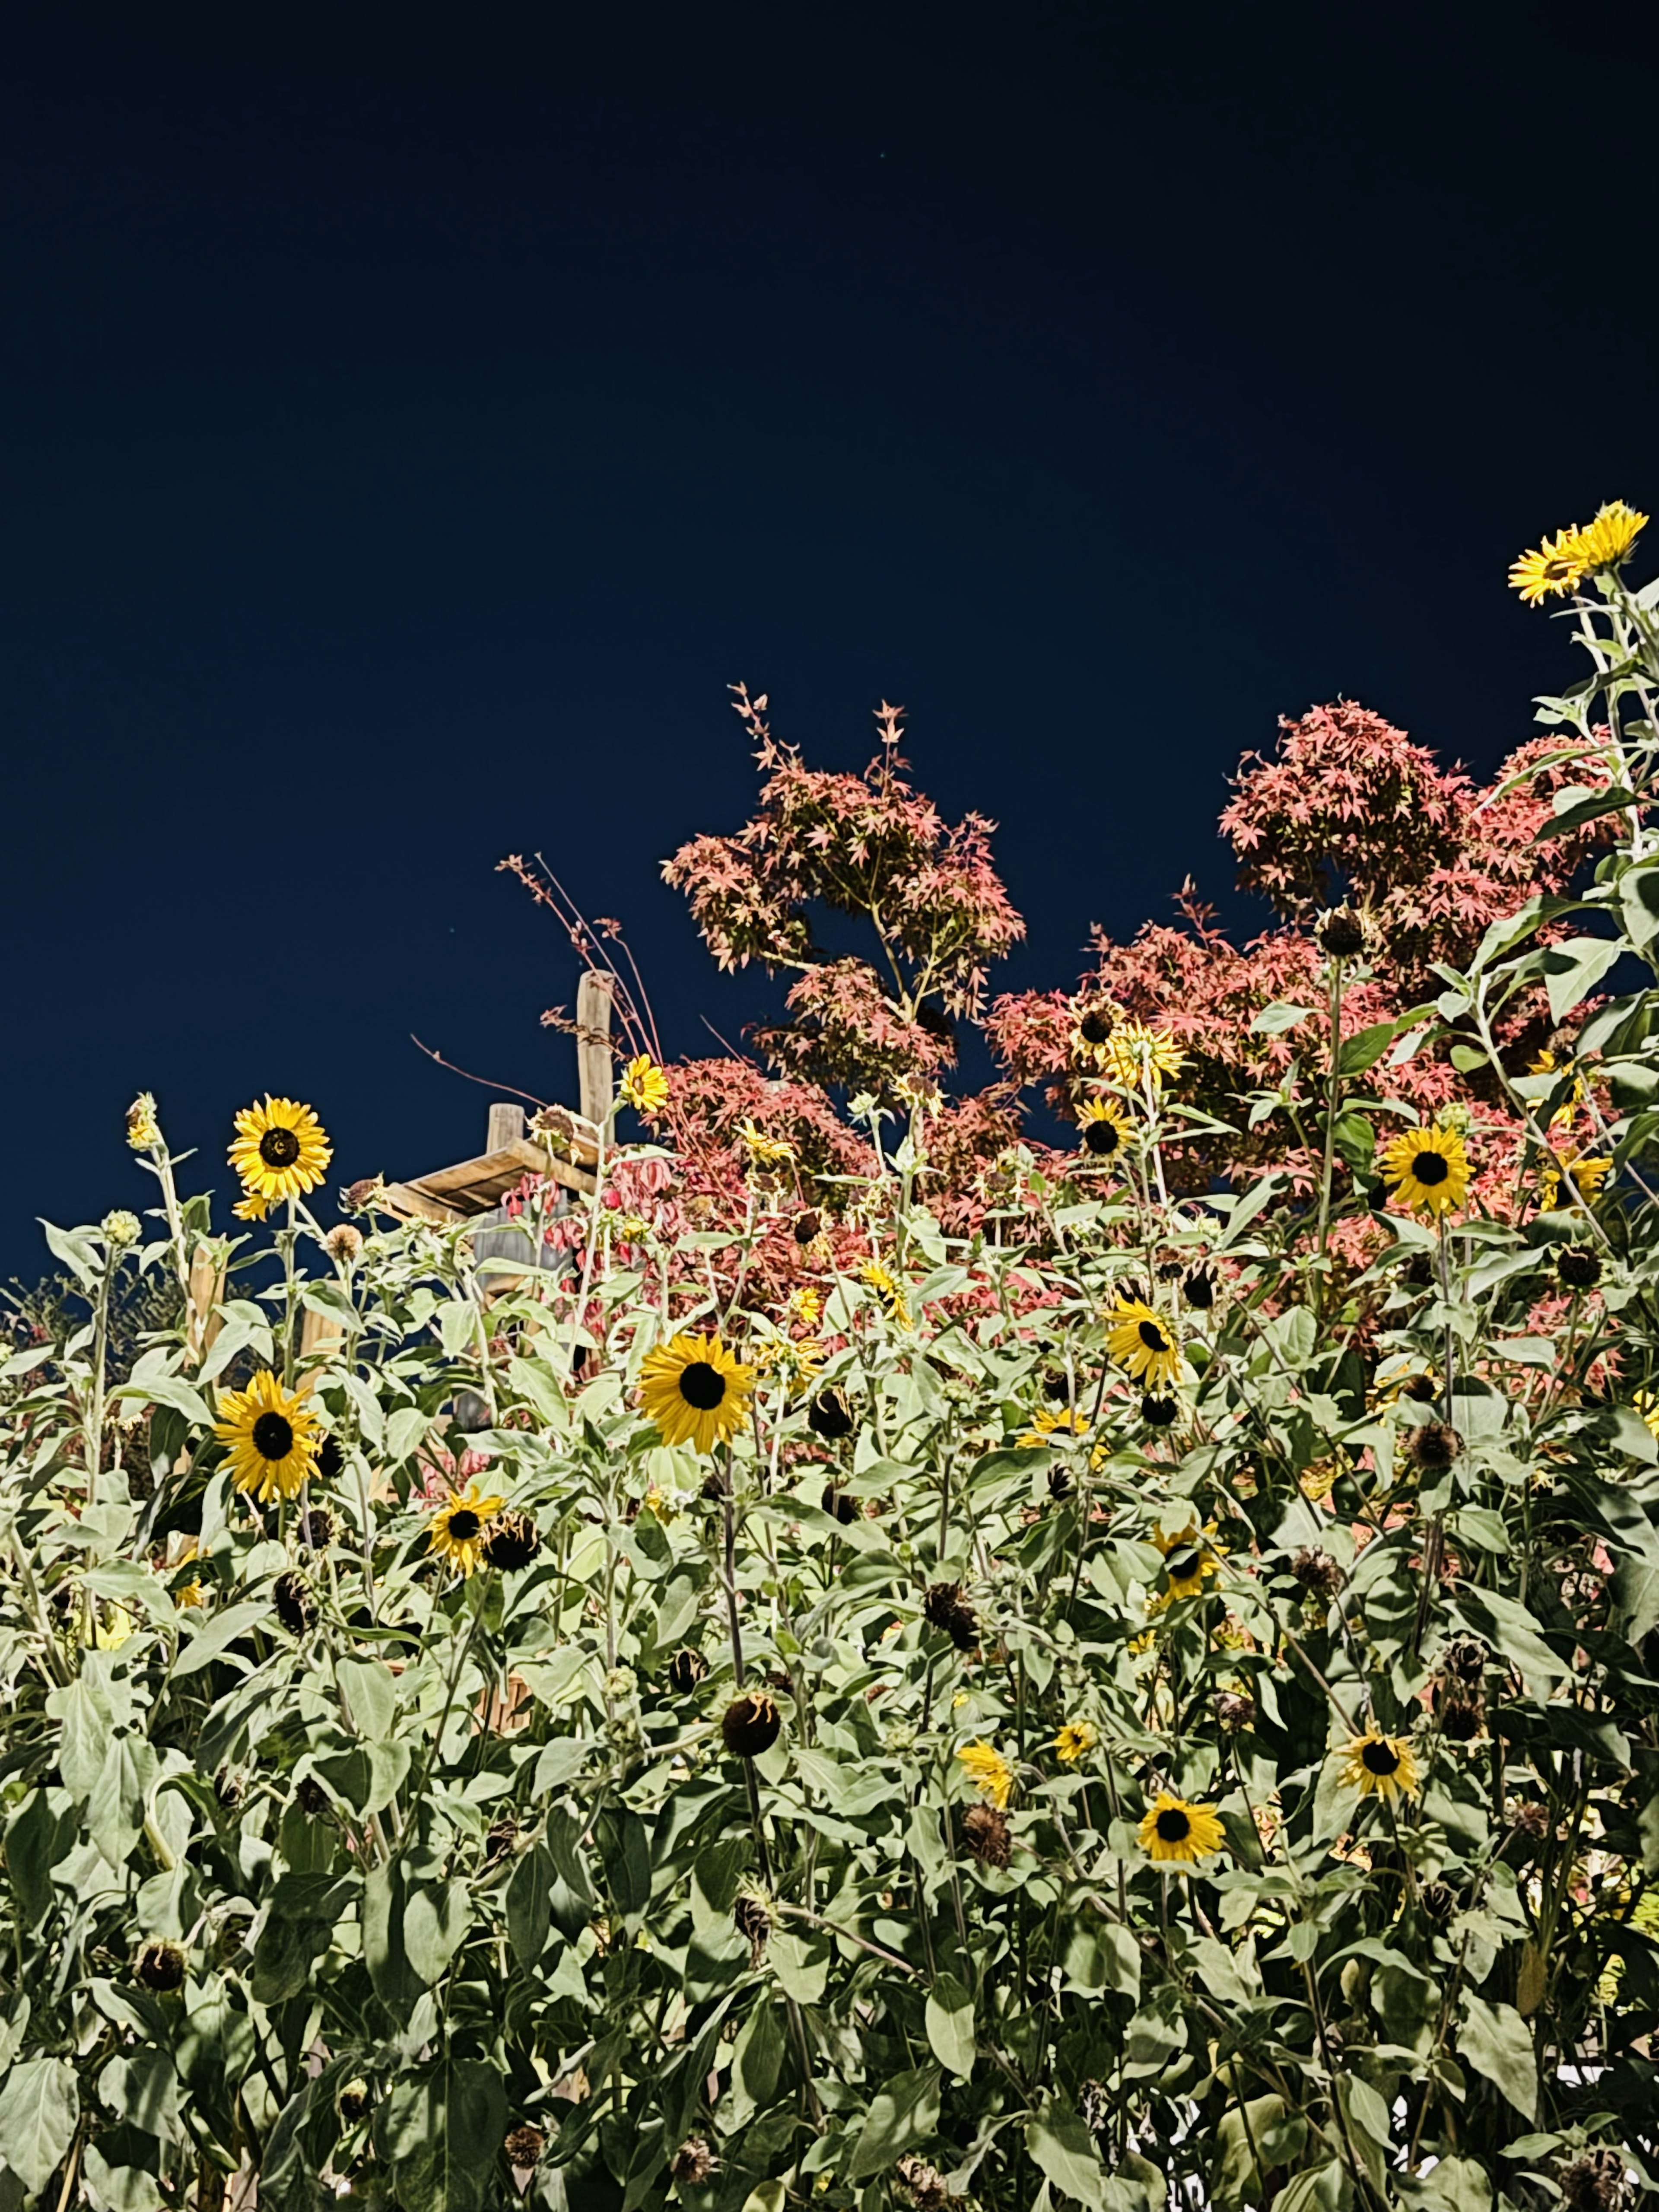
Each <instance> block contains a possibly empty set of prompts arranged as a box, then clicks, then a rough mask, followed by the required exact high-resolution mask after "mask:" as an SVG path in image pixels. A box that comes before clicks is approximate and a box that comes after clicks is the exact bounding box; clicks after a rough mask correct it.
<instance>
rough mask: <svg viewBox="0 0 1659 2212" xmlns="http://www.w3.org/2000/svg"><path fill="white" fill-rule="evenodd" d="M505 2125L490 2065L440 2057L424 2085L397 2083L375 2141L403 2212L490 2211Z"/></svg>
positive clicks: (379, 2117)
mask: <svg viewBox="0 0 1659 2212" xmlns="http://www.w3.org/2000/svg"><path fill="white" fill-rule="evenodd" d="M506 2125H507V2098H506V2093H505V2092H504V2091H503V2089H502V2087H501V2073H500V2070H499V2069H498V2068H496V2067H495V2066H493V2065H491V2064H490V2063H489V2062H488V2061H487V2060H484V2059H482V2058H463V2059H459V2060H451V2059H440V2060H439V2061H438V2063H437V2064H436V2065H435V2066H434V2067H433V2068H432V2069H431V2070H430V2071H429V2072H428V2074H427V2075H426V2076H425V2077H424V2079H422V2080H418V2081H404V2082H400V2083H399V2084H398V2088H397V2090H396V2091H395V2092H394V2093H393V2094H392V2096H391V2097H389V2098H388V2099H387V2100H386V2103H385V2104H384V2105H383V2106H381V2107H380V2111H379V2112H377V2114H376V2125H375V2130H374V2135H375V2141H376V2144H377V2147H378V2148H379V2149H380V2154H381V2155H382V2157H384V2158H386V2160H389V2161H390V2163H391V2165H392V2170H393V2177H394V2179H395V2181H396V2185H397V2196H398V2203H399V2205H400V2206H402V2207H403V2208H404V2212H493V2208H494V2207H495V2204H496V2203H498V2202H499V2198H498V2195H497V2191H496V2183H495V2151H496V2148H497V2147H498V2146H499V2145H500V2142H501V2137H502V2136H503V2134H504V2133H505V2132H506Z"/></svg>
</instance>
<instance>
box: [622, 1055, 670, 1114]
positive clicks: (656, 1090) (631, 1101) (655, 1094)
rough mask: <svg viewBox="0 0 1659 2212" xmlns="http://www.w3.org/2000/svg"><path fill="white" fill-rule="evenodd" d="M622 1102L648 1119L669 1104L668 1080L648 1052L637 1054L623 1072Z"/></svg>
mask: <svg viewBox="0 0 1659 2212" xmlns="http://www.w3.org/2000/svg"><path fill="white" fill-rule="evenodd" d="M622 1102H623V1105H624V1106H631V1107H632V1108H633V1109H634V1111H635V1113H636V1114H643V1115H646V1116H647V1119H648V1118H649V1116H650V1115H653V1114H660V1113H661V1111H662V1109H663V1108H664V1107H665V1105H666V1104H667V1103H668V1078H667V1077H666V1076H665V1074H664V1073H663V1072H662V1070H661V1068H659V1066H658V1065H657V1063H656V1061H655V1060H653V1059H652V1057H651V1055H650V1054H649V1053H648V1052H641V1053H638V1054H635V1057H634V1058H633V1059H632V1060H629V1063H628V1065H627V1066H626V1067H625V1068H624V1069H623V1079H622Z"/></svg>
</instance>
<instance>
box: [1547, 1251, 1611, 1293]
mask: <svg viewBox="0 0 1659 2212" xmlns="http://www.w3.org/2000/svg"><path fill="white" fill-rule="evenodd" d="M1555 1272H1556V1273H1557V1274H1558V1275H1559V1277H1560V1279H1561V1282H1562V1285H1563V1286H1564V1288H1565V1289H1567V1290H1569V1291H1593V1290H1594V1289H1595V1285H1597V1284H1598V1283H1599V1282H1600V1281H1601V1261H1600V1260H1599V1259H1597V1257H1596V1255H1595V1253H1594V1252H1592V1251H1590V1250H1589V1249H1588V1248H1587V1247H1586V1246H1584V1245H1583V1244H1569V1245H1568V1246H1566V1248H1565V1250H1563V1251H1561V1252H1560V1253H1559V1254H1558V1255H1556V1261H1555Z"/></svg>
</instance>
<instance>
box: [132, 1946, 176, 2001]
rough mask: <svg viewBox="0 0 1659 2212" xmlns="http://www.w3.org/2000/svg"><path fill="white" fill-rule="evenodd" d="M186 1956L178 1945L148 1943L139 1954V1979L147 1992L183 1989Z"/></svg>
mask: <svg viewBox="0 0 1659 2212" xmlns="http://www.w3.org/2000/svg"><path fill="white" fill-rule="evenodd" d="M138 1978H139V1980H140V1981H141V1982H142V1983H143V1985H144V1987H145V1988H146V1989H147V1990H162V1991H166V1990H177V1989H182V1988H183V1986H184V1980H185V1954H184V1953H183V1951H182V1950H180V1948H179V1946H178V1944H176V1943H163V1942H155V1943H146V1944H145V1946H144V1948H143V1950H142V1951H140V1953H139V1954H138Z"/></svg>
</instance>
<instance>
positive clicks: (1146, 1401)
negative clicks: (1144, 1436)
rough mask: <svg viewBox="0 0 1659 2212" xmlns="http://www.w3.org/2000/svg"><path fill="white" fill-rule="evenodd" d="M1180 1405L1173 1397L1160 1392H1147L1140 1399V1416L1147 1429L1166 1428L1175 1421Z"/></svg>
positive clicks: (1179, 1411)
mask: <svg viewBox="0 0 1659 2212" xmlns="http://www.w3.org/2000/svg"><path fill="white" fill-rule="evenodd" d="M1180 1413H1181V1407H1179V1405H1177V1404H1176V1401H1175V1400H1174V1399H1173V1398H1166V1397H1164V1396H1163V1395H1162V1394H1161V1393H1158V1392H1156V1391H1153V1392H1149V1393H1148V1394H1147V1395H1146V1397H1144V1398H1143V1399H1142V1400H1141V1401H1140V1418H1141V1419H1142V1420H1143V1421H1145V1422H1146V1425H1147V1427H1148V1428H1149V1429H1167V1428H1169V1427H1170V1425H1171V1424H1172V1423H1173V1422H1174V1421H1176V1419H1178V1418H1179V1416H1180Z"/></svg>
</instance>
